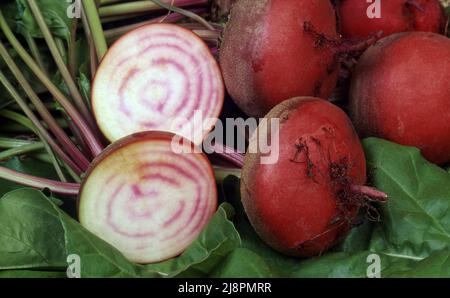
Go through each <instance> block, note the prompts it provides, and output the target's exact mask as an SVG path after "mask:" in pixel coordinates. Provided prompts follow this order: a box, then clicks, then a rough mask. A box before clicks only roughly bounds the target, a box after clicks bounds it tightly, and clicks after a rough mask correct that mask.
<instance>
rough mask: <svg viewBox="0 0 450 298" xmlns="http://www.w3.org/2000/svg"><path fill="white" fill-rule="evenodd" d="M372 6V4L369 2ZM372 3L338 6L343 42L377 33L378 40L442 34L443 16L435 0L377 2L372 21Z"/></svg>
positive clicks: (345, 1) (351, 1)
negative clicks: (396, 35) (398, 35)
mask: <svg viewBox="0 0 450 298" xmlns="http://www.w3.org/2000/svg"><path fill="white" fill-rule="evenodd" d="M372 2H375V1H372ZM373 5H375V3H368V2H367V1H366V0H341V1H340V2H339V4H338V12H339V21H340V25H341V33H342V35H343V36H344V37H346V38H366V37H368V36H370V35H372V34H375V33H377V32H378V31H383V34H382V36H388V35H391V34H394V33H399V32H406V31H429V32H436V33H439V32H442V30H443V27H444V25H445V16H444V11H443V9H442V6H441V4H440V3H439V0H389V1H380V2H379V5H380V6H379V7H380V10H379V12H380V15H379V18H378V17H376V15H375V13H376V10H373V9H372V8H373V7H375V6H373Z"/></svg>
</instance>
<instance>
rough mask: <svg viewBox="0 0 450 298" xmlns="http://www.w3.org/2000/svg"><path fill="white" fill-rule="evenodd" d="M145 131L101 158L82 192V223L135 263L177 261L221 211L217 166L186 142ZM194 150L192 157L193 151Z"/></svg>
mask: <svg viewBox="0 0 450 298" xmlns="http://www.w3.org/2000/svg"><path fill="white" fill-rule="evenodd" d="M173 138H174V135H173V134H171V133H166V132H143V133H137V134H134V135H131V136H128V137H126V138H124V139H121V140H119V141H117V142H116V143H114V144H113V145H111V146H109V147H108V148H107V149H106V150H105V151H104V152H103V153H102V154H101V155H99V157H97V158H96V159H95V160H94V162H93V164H92V166H91V167H90V169H89V171H88V172H87V174H86V178H85V179H84V181H83V184H82V186H81V190H80V193H79V220H80V223H81V224H82V225H83V226H84V227H85V228H87V229H88V230H89V231H91V232H92V233H94V234H95V235H97V236H98V237H100V238H102V239H103V240H105V241H106V242H108V243H110V244H111V245H113V246H114V247H116V248H117V249H118V250H119V251H121V252H122V253H123V254H124V256H125V257H127V258H128V259H129V260H130V261H133V262H137V263H153V262H158V261H162V260H166V259H169V258H171V257H175V256H177V255H178V254H180V253H181V252H183V251H184V250H185V249H186V247H187V246H188V245H189V244H191V243H192V242H193V241H194V240H195V239H196V238H197V236H198V235H199V233H200V232H201V230H202V228H203V227H204V226H205V225H206V224H207V223H208V221H209V219H210V218H211V216H212V215H213V213H214V211H215V209H216V207H217V190H216V184H215V179H214V174H213V170H212V167H211V164H210V163H209V161H208V159H207V158H206V156H205V155H204V154H203V153H195V152H196V151H194V149H196V147H195V145H193V144H192V143H191V142H189V141H187V140H186V139H183V140H182V141H183V142H180V143H177V144H179V145H178V146H181V147H179V148H178V149H182V150H183V152H185V153H175V151H174V147H173V144H172V140H173ZM189 152H192V153H189Z"/></svg>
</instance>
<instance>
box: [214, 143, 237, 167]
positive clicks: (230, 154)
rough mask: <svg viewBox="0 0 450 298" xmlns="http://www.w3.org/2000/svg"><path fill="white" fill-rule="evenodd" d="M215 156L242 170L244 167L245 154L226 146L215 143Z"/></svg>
mask: <svg viewBox="0 0 450 298" xmlns="http://www.w3.org/2000/svg"><path fill="white" fill-rule="evenodd" d="M210 149H212V150H213V152H214V153H213V154H212V155H215V156H217V157H219V158H221V159H223V160H225V161H227V162H230V163H231V164H233V165H234V166H236V167H237V168H239V169H241V168H242V167H243V166H244V157H245V156H244V154H241V153H239V152H237V151H236V150H234V149H233V148H230V147H228V146H226V145H223V144H220V143H215V144H214V145H213V147H212V148H210Z"/></svg>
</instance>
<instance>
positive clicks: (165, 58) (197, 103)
mask: <svg viewBox="0 0 450 298" xmlns="http://www.w3.org/2000/svg"><path fill="white" fill-rule="evenodd" d="M223 97H224V86H223V82H222V75H221V73H220V70H219V68H218V65H217V62H216V60H215V59H214V57H213V56H212V54H211V52H210V50H209V48H208V47H207V46H206V45H205V44H204V43H203V41H202V40H201V39H200V38H198V37H197V36H196V35H195V34H194V33H192V31H189V30H186V29H184V28H182V27H180V26H177V25H170V24H151V25H146V26H142V27H140V28H138V29H135V30H133V31H130V32H129V33H127V34H126V35H124V36H123V37H122V38H120V39H119V40H118V41H116V43H115V44H114V45H113V46H112V47H111V48H110V49H109V51H108V52H107V54H106V56H105V57H104V58H103V60H102V63H101V64H100V67H99V69H98V71H97V73H96V75H95V80H94V84H93V90H92V108H93V111H94V114H95V118H96V120H97V122H98V125H99V127H100V129H101V131H102V132H103V133H104V134H105V136H106V137H107V138H108V139H109V140H110V141H115V140H117V139H119V138H121V137H124V136H126V135H129V134H131V133H135V132H140V131H148V130H163V131H170V132H173V133H177V134H179V135H181V136H184V137H186V138H188V139H190V140H193V141H194V142H195V143H196V144H199V143H201V141H202V139H203V137H204V136H205V135H206V134H207V133H208V132H209V130H210V129H211V128H212V126H213V125H214V123H210V126H209V127H204V128H203V127H201V125H200V126H195V125H194V124H193V123H194V121H195V120H194V119H195V116H196V115H197V114H196V113H198V115H199V116H201V117H203V118H204V119H205V118H216V117H218V115H219V113H220V111H221V109H222V105H223Z"/></svg>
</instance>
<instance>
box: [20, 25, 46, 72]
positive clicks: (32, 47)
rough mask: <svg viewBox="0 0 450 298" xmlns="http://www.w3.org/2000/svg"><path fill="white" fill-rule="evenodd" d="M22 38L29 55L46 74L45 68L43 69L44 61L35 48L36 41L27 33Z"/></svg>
mask: <svg viewBox="0 0 450 298" xmlns="http://www.w3.org/2000/svg"><path fill="white" fill-rule="evenodd" d="M24 37H25V40H26V42H27V44H28V47H29V48H30V52H31V55H32V56H33V58H34V60H36V62H37V64H39V67H40V68H41V69H42V70H43V71H44V72H45V73H47V68H46V67H45V64H44V60H42V56H41V53H40V51H39V48H38V47H37V44H36V41H35V40H34V38H33V37H32V36H31V34H30V33H29V32H28V31H25V33H24Z"/></svg>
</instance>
